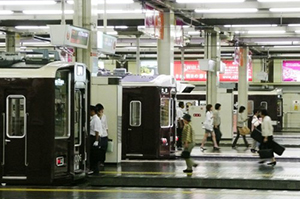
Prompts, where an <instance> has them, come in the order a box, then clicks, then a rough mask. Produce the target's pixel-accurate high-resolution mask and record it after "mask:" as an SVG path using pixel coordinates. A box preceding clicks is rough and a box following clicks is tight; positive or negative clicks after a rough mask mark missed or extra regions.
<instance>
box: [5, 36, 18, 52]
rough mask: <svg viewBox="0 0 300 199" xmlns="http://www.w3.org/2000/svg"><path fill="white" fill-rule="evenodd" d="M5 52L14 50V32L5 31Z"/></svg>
mask: <svg viewBox="0 0 300 199" xmlns="http://www.w3.org/2000/svg"><path fill="white" fill-rule="evenodd" d="M5 45H6V52H16V33H14V32H7V33H6V40H5Z"/></svg>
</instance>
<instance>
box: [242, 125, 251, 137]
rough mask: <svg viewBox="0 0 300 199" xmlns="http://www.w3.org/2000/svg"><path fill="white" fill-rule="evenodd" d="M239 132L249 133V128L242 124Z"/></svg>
mask: <svg viewBox="0 0 300 199" xmlns="http://www.w3.org/2000/svg"><path fill="white" fill-rule="evenodd" d="M239 133H240V134H241V135H247V134H250V129H249V128H248V127H247V126H243V127H242V128H239Z"/></svg>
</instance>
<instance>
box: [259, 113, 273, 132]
mask: <svg viewBox="0 0 300 199" xmlns="http://www.w3.org/2000/svg"><path fill="white" fill-rule="evenodd" d="M273 130H274V129H273V125H272V120H271V118H270V117H269V116H265V117H264V118H263V121H262V123H261V134H262V136H264V137H267V136H272V135H273Z"/></svg>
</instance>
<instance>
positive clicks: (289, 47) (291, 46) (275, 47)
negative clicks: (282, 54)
mask: <svg viewBox="0 0 300 199" xmlns="http://www.w3.org/2000/svg"><path fill="white" fill-rule="evenodd" d="M274 48H299V49H300V46H274Z"/></svg>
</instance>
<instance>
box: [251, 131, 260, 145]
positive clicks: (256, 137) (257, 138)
mask: <svg viewBox="0 0 300 199" xmlns="http://www.w3.org/2000/svg"><path fill="white" fill-rule="evenodd" d="M251 137H252V138H253V139H254V140H255V141H257V142H259V143H262V142H263V136H262V135H261V132H260V131H259V130H258V129H256V128H255V129H254V130H253V131H252V133H251Z"/></svg>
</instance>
